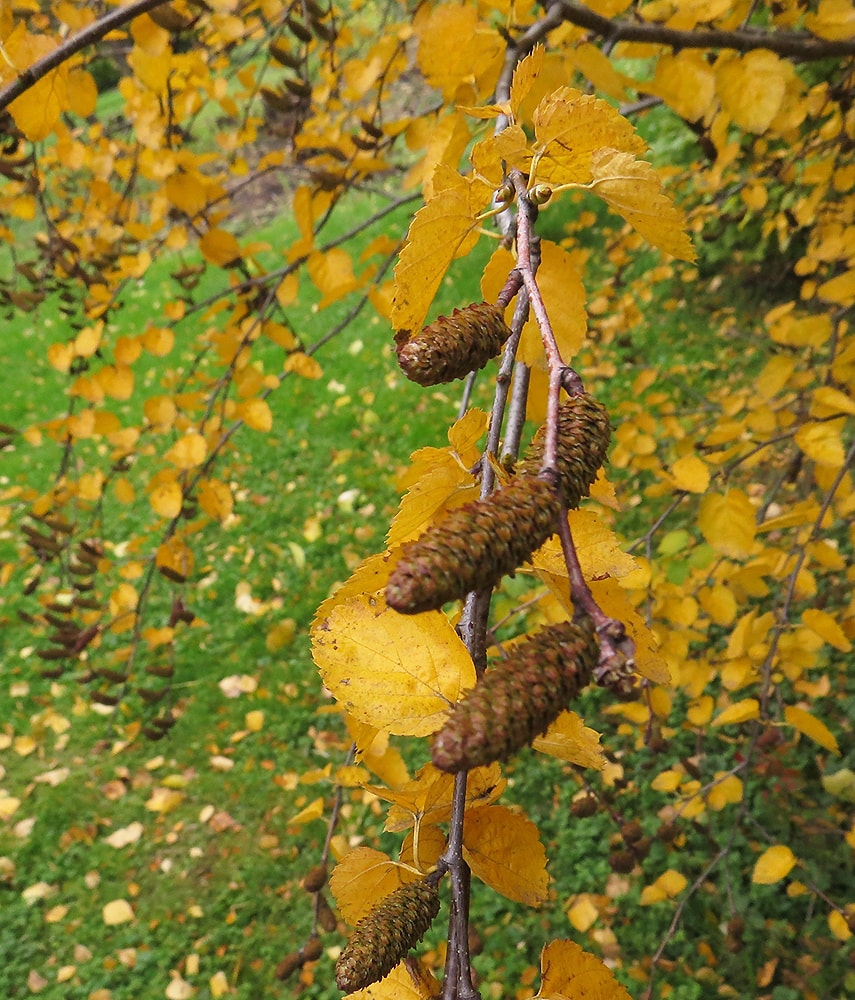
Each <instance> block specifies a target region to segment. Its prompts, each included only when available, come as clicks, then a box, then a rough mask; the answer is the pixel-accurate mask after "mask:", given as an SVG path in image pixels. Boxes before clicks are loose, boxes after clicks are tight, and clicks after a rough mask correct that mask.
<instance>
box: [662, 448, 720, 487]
mask: <svg viewBox="0 0 855 1000" xmlns="http://www.w3.org/2000/svg"><path fill="white" fill-rule="evenodd" d="M671 479H672V480H673V483H674V488H675V489H678V490H685V492H686V493H706V491H707V487H708V486H709V484H710V470H709V466H708V465H707V464H706V462H704V460H703V459H702V458H699V457H698V456H697V455H683V457H682V458H678V459H677V461H676V462H674V464H673V465H672V466H671Z"/></svg>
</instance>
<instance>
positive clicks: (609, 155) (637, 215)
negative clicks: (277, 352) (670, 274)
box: [589, 149, 697, 261]
mask: <svg viewBox="0 0 855 1000" xmlns="http://www.w3.org/2000/svg"><path fill="white" fill-rule="evenodd" d="M591 172H592V180H591V182H590V185H589V186H590V188H591V190H592V191H593V192H594V193H595V194H597V195H599V197H600V198H602V199H603V200H604V201H605V202H606V204H608V206H609V207H610V208H613V209H614V210H615V211H616V212H617V213H618V215H620V216H621V217H622V218H624V219H626V221H627V222H628V223H629V224H630V225H631V226H632V228H633V229H635V230H636V231H637V232H638V233H640V234H641V235H642V236H643V237H644V238H645V239H646V240H647V241H648V243H651V244H653V246H655V247H657V248H658V249H660V250H664V251H665V253H669V254H671V256H672V257H676V258H677V259H678V260H688V261H692V260H694V259H695V257H696V256H697V254H696V253H695V248H694V247H693V246H692V241H691V239H690V238H689V235H688V233H687V232H686V219H685V216H684V215H683V213H682V211H680V209H679V208H677V206H676V205H675V204H674V202H673V201H672V199H671V198H670V197H669V196H668V195H667V194H665V192H664V191H663V190H662V179H661V178H660V176H659V174H657V173H656V170H655V169H654V167H653V165H652V164H650V163H647V161H646V160H637V159H636V158H635V156H633V154H632V153H627V152H624V151H622V150H617V149H598V150H596V151H595V152H594V154H593V156H592V158H591Z"/></svg>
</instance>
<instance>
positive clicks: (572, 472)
mask: <svg viewBox="0 0 855 1000" xmlns="http://www.w3.org/2000/svg"><path fill="white" fill-rule="evenodd" d="M610 439H611V426H610V424H609V415H608V412H607V411H606V408H605V407H604V406H603V405H602V404H601V403H599V402H597V400H596V399H594V397H593V396H591V395H589V394H588V393H587V392H582V393H579V394H578V395H576V396H571V397H570V398H569V399H566V400H565V401H564V402H563V403H561V405H560V406H559V407H558V448H557V454H556V471H557V472H558V488H559V489H560V490H561V493H562V496H563V498H564V501H565V503H566V504H567V506H568V507H569V508H571V509H573V508H575V507H578V506H579V501H580V500H581V499H582V497H586V496H587V495H588V493H589V491H590V489H591V484H592V483H593V482H594V480H595V479H596V478H597V470H598V469H599V468H600V466H601V465H602V464H603V462H604V461H605V458H606V452H607V451H608V447H609V441H610ZM545 445H546V428H545V427H541V428H540V429H539V430H538V431H537V433H536V434H535V436H534V439H533V440H532V442H531V445H530V446H529V448H528V451H527V452H526V454H525V455H524V456H523V460H522V462H521V463H520V467H519V469H518V472H519V474H520V475H523V476H525V475H531V476H536V475H537V474H538V472H540V468H541V466H542V464H543V458H544V449H545Z"/></svg>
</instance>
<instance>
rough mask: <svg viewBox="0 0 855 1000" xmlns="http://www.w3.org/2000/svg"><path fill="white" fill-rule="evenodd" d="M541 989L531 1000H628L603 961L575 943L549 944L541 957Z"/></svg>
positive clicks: (554, 942)
mask: <svg viewBox="0 0 855 1000" xmlns="http://www.w3.org/2000/svg"><path fill="white" fill-rule="evenodd" d="M540 977H541V979H540V989H539V990H538V991H537V994H536V995H535V998H534V1000H539V998H542V1000H554V998H558V997H566V998H568V1000H570V998H576V997H578V998H580V1000H581V998H583V997H584V1000H630V995H629V993H627V991H626V990H625V989H624V988H623V986H621V985H620V983H619V982H618V981H617V979H615V977H614V973H613V972H612V971H611V969H609V968H608V966H606V965H604V964H603V961H602V959H599V958H597V956H596V955H591V954H590V953H589V952H587V951H585V950H584V948H582V947H580V946H579V945H578V944H576V942H575V941H566V940H557V941H550V942H549V944H548V945H546V947H545V948H544V949H543V951H542V952H541V953H540Z"/></svg>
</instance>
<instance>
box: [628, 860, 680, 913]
mask: <svg viewBox="0 0 855 1000" xmlns="http://www.w3.org/2000/svg"><path fill="white" fill-rule="evenodd" d="M686 883H687V879H686V876H685V875H683V874H682V873H681V872H677V871H674V869H673V868H669V869H668V870H667V871H664V872H663V873H662V874H661V875H660V876H659V878H658V879H656V881H655V882H654V883H653V884H652V885H647V886H645V887H644V889H643V890H642V893H641V899H640V900H639V902H640V904H641V905H642V906H650V905H652V904H653V903H661V902H662V901H663V900H665V899H673V898H674V897H675V896H679V895H680V893H681V892H682V891H683V890H684V889H685V888H686Z"/></svg>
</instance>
